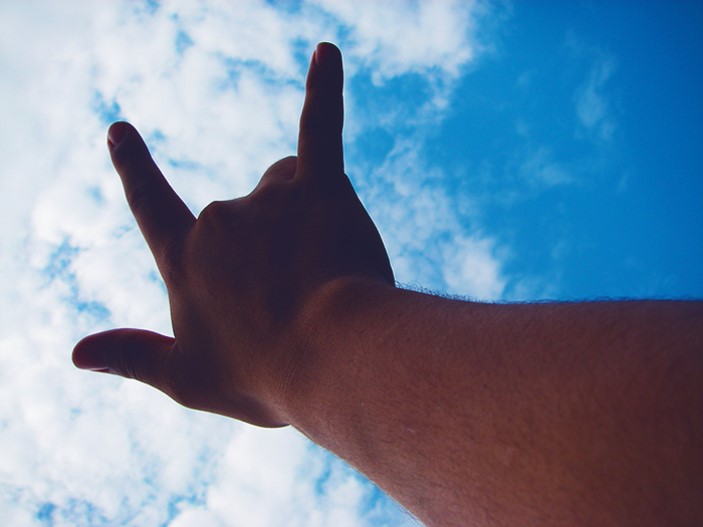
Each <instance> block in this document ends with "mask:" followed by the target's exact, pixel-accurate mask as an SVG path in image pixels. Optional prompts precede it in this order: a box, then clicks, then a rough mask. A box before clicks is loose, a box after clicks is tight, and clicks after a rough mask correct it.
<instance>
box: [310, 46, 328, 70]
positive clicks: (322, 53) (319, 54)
mask: <svg viewBox="0 0 703 527" xmlns="http://www.w3.org/2000/svg"><path fill="white" fill-rule="evenodd" d="M327 47H328V46H326V45H325V43H324V42H320V43H319V44H318V45H317V47H316V48H315V53H314V54H313V57H314V60H315V65H316V66H319V65H320V64H322V63H324V62H325V60H326V59H327V56H328V55H329V49H326V48H327Z"/></svg>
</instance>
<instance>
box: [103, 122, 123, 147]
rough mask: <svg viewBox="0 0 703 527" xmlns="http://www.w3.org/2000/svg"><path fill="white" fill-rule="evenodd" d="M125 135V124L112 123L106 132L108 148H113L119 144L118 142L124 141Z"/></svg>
mask: <svg viewBox="0 0 703 527" xmlns="http://www.w3.org/2000/svg"><path fill="white" fill-rule="evenodd" d="M126 134H127V123H123V122H117V123H114V124H113V125H112V126H111V127H110V129H109V130H108V132H107V142H108V144H109V145H110V147H112V148H115V147H116V146H117V145H119V144H120V141H122V139H124V137H125V135H126Z"/></svg>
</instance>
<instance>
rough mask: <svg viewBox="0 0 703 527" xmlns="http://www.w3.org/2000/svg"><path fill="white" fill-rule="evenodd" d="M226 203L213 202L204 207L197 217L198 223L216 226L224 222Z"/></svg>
mask: <svg viewBox="0 0 703 527" xmlns="http://www.w3.org/2000/svg"><path fill="white" fill-rule="evenodd" d="M227 209H228V207H227V203H226V202H224V201H213V202H212V203H210V204H209V205H208V206H206V207H205V208H204V209H203V211H202V212H201V213H200V216H198V221H203V222H205V223H207V224H211V223H212V224H218V223H222V222H223V221H224V220H225V217H226V215H227Z"/></svg>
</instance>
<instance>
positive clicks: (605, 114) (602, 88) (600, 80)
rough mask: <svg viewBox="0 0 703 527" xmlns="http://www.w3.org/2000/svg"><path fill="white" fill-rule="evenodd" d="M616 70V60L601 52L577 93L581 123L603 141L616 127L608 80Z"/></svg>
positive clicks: (608, 138) (609, 136)
mask: <svg viewBox="0 0 703 527" xmlns="http://www.w3.org/2000/svg"><path fill="white" fill-rule="evenodd" d="M615 70H616V62H615V60H614V59H613V58H612V57H611V56H609V55H602V54H599V56H598V57H597V58H595V59H594V60H593V63H592V65H591V67H590V69H589V71H588V75H587V78H586V80H585V81H584V82H583V84H582V85H581V86H580V87H579V88H578V89H577V91H576V95H575V101H576V116H577V118H578V121H579V124H580V125H581V126H582V127H583V129H585V130H586V131H587V132H589V133H590V134H592V135H593V136H594V137H597V138H598V139H600V140H603V141H610V140H611V139H612V137H613V133H614V132H615V129H616V121H615V117H614V114H613V107H612V103H611V102H610V99H609V96H608V81H609V80H610V79H611V78H612V76H613V73H614V72H615Z"/></svg>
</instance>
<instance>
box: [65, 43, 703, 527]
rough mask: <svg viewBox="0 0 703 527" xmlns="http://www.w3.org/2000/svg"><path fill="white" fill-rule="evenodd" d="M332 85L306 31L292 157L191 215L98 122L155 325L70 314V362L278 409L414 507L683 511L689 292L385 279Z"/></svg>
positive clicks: (695, 453) (692, 312)
mask: <svg viewBox="0 0 703 527" xmlns="http://www.w3.org/2000/svg"><path fill="white" fill-rule="evenodd" d="M342 84H343V75H342V64H341V55H340V53H339V50H337V48H335V47H334V46H333V45H331V44H320V45H318V47H317V49H316V51H315V53H314V55H313V60H312V61H311V64H310V71H309V73H308V79H307V82H306V97H305V103H304V107H303V112H302V116H301V121H300V133H299V138H298V155H297V157H289V158H285V159H283V160H281V161H279V162H277V163H275V164H274V165H272V166H271V167H270V168H269V169H268V170H267V171H266V172H265V174H264V176H263V177H262V179H261V181H260V182H259V184H258V185H257V187H256V188H255V189H254V191H253V192H252V193H251V194H249V195H248V196H245V197H242V198H238V199H234V200H230V201H222V202H215V203H212V204H210V205H209V206H208V207H206V208H205V209H204V210H203V211H202V212H201V214H200V215H199V216H198V218H197V219H196V218H195V216H193V214H192V213H191V212H190V211H189V210H188V208H187V207H186V206H185V205H184V203H183V202H182V201H181V200H180V198H179V197H178V196H177V195H176V194H175V192H174V191H173V190H172V189H171V187H170V186H169V185H168V183H167V181H166V179H165V178H164V177H163V175H162V174H161V172H160V171H159V169H158V168H157V167H156V165H155V164H154V162H153V161H152V159H151V156H150V155H149V152H148V150H147V147H146V145H145V144H144V142H143V141H142V140H141V138H140V137H139V135H138V133H137V131H136V130H135V129H134V128H133V127H131V126H130V125H128V124H126V123H116V124H114V125H113V126H112V127H111V128H110V131H109V134H108V146H109V150H110V154H111V156H112V160H113V163H114V165H115V168H116V169H117V172H118V173H119V175H120V177H121V179H122V182H123V184H124V188H125V193H126V196H127V201H128V203H129V205H130V207H131V209H132V211H133V213H134V216H135V218H136V220H137V223H138V224H139V227H140V229H141V230H142V233H143V234H144V237H145V239H146V241H147V243H148V244H149V247H150V248H151V250H152V252H153V254H154V257H155V259H156V263H157V265H158V268H159V270H160V272H161V275H162V276H163V279H164V282H165V284H166V287H167V290H168V294H169V301H170V307H171V317H172V323H173V333H174V337H169V336H164V335H159V334H156V333H153V332H149V331H144V330H139V329H116V330H111V331H107V332H103V333H98V334H95V335H91V336H88V337H86V338H85V339H83V340H82V341H81V342H79V343H78V344H77V345H76V348H75V350H74V353H73V361H74V363H75V364H76V366H78V367H80V368H84V369H92V370H96V371H102V372H109V373H114V374H118V375H122V376H125V377H130V378H134V379H137V380H140V381H142V382H146V383H148V384H151V385H152V386H154V387H156V388H158V389H160V390H162V391H163V392H165V393H166V394H168V395H170V396H171V397H172V398H174V399H175V400H176V401H178V402H180V403H181V404H184V405H186V406H188V407H191V408H195V409H200V410H205V411H209V412H215V413H219V414H223V415H226V416H229V417H232V418H235V419H239V420H242V421H245V422H248V423H251V424H254V425H258V426H266V427H275V426H285V425H289V424H290V425H293V426H294V427H296V428H297V429H298V430H300V431H301V432H302V433H304V434H306V435H307V436H308V437H310V438H311V439H312V440H313V441H315V442H317V443H319V444H320V445H322V446H324V447H325V448H328V449H329V450H331V451H332V452H334V453H336V454H337V455H339V456H340V457H342V458H343V459H345V460H347V461H349V462H350V463H351V464H352V465H354V466H355V467H357V468H358V469H359V470H360V471H362V472H363V473H365V474H366V475H368V476H369V477H370V478H371V479H373V480H374V481H375V482H376V483H378V484H379V485H380V486H381V487H382V488H383V489H385V490H386V491H387V492H389V493H390V494H391V495H392V496H393V497H395V498H396V499H397V500H398V501H399V502H400V503H401V504H403V505H404V506H405V507H407V508H408V510H410V511H411V512H412V513H413V514H415V515H416V516H417V517H418V518H419V519H421V520H422V521H423V522H425V523H426V524H427V525H694V524H703V506H702V505H701V503H703V478H702V477H701V475H702V474H703V453H702V449H701V445H703V417H702V416H703V389H701V386H703V329H702V328H703V303H701V302H654V301H632V302H599V303H566V304H559V303H551V304H520V305H511V304H484V303H477V302H462V301H456V300H448V299H444V298H440V297H437V296H432V295H427V294H421V293H416V292H411V291H406V290H402V289H399V288H396V287H395V285H394V278H393V272H392V270H391V267H390V263H389V259H388V256H387V254H386V251H385V248H384V246H383V243H382V241H381V238H380V236H379V234H378V231H377V230H376V228H375V226H374V224H373V222H372V221H371V219H370V218H369V216H368V214H367V213H366V211H365V209H364V207H363V206H362V204H361V202H360V201H359V199H358V198H357V196H356V194H355V192H354V190H353V187H352V186H351V183H350V182H349V180H348V178H347V177H346V175H345V174H344V160H343V152H342V124H343V100H342ZM399 177H400V176H399Z"/></svg>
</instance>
